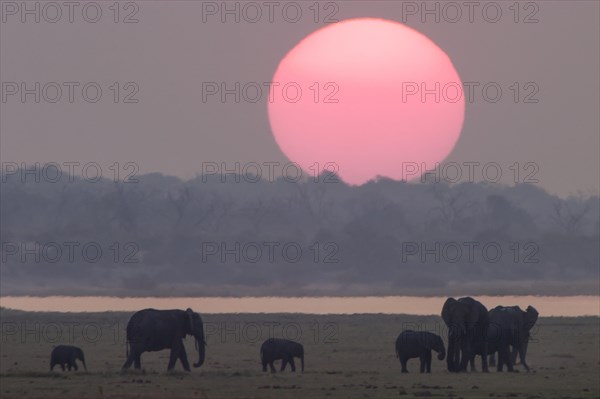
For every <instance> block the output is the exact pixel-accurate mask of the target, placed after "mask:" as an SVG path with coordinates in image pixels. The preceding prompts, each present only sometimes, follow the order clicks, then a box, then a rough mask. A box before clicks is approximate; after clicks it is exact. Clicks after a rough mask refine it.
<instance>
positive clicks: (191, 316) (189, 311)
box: [185, 308, 194, 332]
mask: <svg viewBox="0 0 600 399" xmlns="http://www.w3.org/2000/svg"><path fill="white" fill-rule="evenodd" d="M185 314H186V315H187V318H188V320H189V322H190V332H193V331H194V311H193V310H192V309H191V308H187V309H186V310H185Z"/></svg>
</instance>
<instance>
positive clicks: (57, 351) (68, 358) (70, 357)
mask: <svg viewBox="0 0 600 399" xmlns="http://www.w3.org/2000/svg"><path fill="white" fill-rule="evenodd" d="M76 360H79V361H81V363H82V364H83V369H84V370H85V371H87V367H86V366H85V358H84V356H83V351H82V350H81V348H78V347H76V346H70V345H59V346H57V347H55V348H54V349H52V353H51V354H50V371H52V369H54V366H56V365H57V364H58V365H59V366H60V367H61V368H62V370H63V371H65V366H67V367H68V369H69V371H71V368H74V369H75V371H77V363H76Z"/></svg>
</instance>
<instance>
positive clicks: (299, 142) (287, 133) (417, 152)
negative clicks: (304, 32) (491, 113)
mask: <svg viewBox="0 0 600 399" xmlns="http://www.w3.org/2000/svg"><path fill="white" fill-rule="evenodd" d="M273 82H274V84H275V85H278V86H282V87H285V86H286V85H287V86H288V89H289V88H290V86H292V85H293V86H294V90H293V91H294V94H296V92H297V91H301V93H302V96H301V97H300V96H292V95H289V96H288V97H284V96H280V97H275V98H274V99H273V101H270V102H269V119H270V122H271V127H272V130H273V134H274V136H275V139H276V140H277V143H278V144H279V146H280V148H281V150H282V151H283V152H284V153H285V154H286V155H287V156H288V157H289V158H290V160H292V161H293V162H297V163H298V164H299V165H300V166H301V167H302V168H303V169H305V170H309V169H312V168H314V165H315V164H318V165H321V166H323V165H328V164H329V165H331V164H332V163H333V164H335V165H336V169H337V170H336V172H337V173H338V175H339V176H340V177H341V178H342V179H343V180H344V181H345V182H347V183H350V184H362V183H365V182H366V181H368V180H370V179H373V178H375V177H377V176H385V177H389V178H392V179H396V180H409V179H410V178H417V177H419V175H420V174H419V173H413V174H409V173H408V172H407V169H408V170H411V169H410V168H411V167H410V165H419V166H418V169H419V170H420V171H421V172H423V171H425V170H426V169H432V168H434V167H435V163H437V162H441V161H443V160H444V159H445V158H446V157H447V156H448V154H449V153H450V151H452V149H453V147H454V145H455V144H456V141H457V140H458V137H459V135H460V131H461V128H462V125H463V120H464V109H465V102H464V96H462V86H461V83H460V82H461V81H460V78H459V76H458V73H457V72H456V70H455V68H454V66H453V65H452V62H451V61H450V59H449V58H448V56H447V55H446V54H445V53H444V51H443V50H441V49H440V48H439V47H438V46H436V45H435V43H433V42H432V41H431V40H430V39H428V38H427V37H426V36H424V35H422V34H421V33H419V32H417V31H415V30H413V29H411V28H408V27H407V26H404V25H402V24H400V23H397V22H392V21H386V20H382V19H353V20H348V21H343V22H341V23H338V24H335V25H331V26H328V27H326V28H323V29H321V30H318V31H316V32H314V33H312V34H311V35H309V36H308V37H306V38H305V39H304V40H302V41H301V42H300V43H299V44H298V45H297V46H296V47H294V48H293V49H292V50H291V51H290V52H289V53H288V54H287V55H286V56H285V57H284V58H283V60H282V61H281V63H280V64H279V67H278V68H277V71H276V73H275V76H274V77H273ZM288 91H292V90H291V89H290V90H288ZM422 165H425V167H422ZM328 169H329V170H331V169H332V168H328ZM413 169H414V168H413Z"/></svg>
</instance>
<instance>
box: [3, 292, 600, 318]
mask: <svg viewBox="0 0 600 399" xmlns="http://www.w3.org/2000/svg"><path fill="white" fill-rule="evenodd" d="M477 299H478V300H479V301H481V302H482V303H483V304H484V305H485V306H486V307H487V308H488V309H491V308H493V307H495V306H497V305H504V306H512V305H518V306H520V307H521V308H522V309H525V308H526V307H527V306H528V305H532V306H534V307H535V308H536V309H537V310H538V311H539V312H540V315H541V316H543V317H549V316H568V317H575V316H600V297H599V296H569V297H558V296H478V297H477ZM445 300H446V297H414V296H413V297H410V296H388V297H302V298H299V297H296V298H294V297H285V298H284V297H242V298H232V297H197V298H189V297H181V298H157V297H154V298H153V297H143V298H135V297H127V298H117V297H92V296H89V297H66V296H50V297H31V296H22V297H11V296H7V297H1V298H0V305H1V306H2V307H5V308H11V309H18V310H26V311H38V312H106V311H127V312H129V311H136V310H140V309H144V308H156V309H175V308H179V309H185V308H188V307H191V308H192V309H194V310H196V311H198V312H201V313H304V314H354V313H371V314H374V313H382V314H410V315H439V314H440V310H441V308H442V305H443V304H444V301H445Z"/></svg>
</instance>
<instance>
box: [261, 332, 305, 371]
mask: <svg viewBox="0 0 600 399" xmlns="http://www.w3.org/2000/svg"><path fill="white" fill-rule="evenodd" d="M294 357H298V358H300V364H301V368H302V372H304V347H303V346H302V344H299V343H298V342H294V341H290V340H289V339H281V338H269V339H267V340H266V341H265V342H263V344H262V345H261V347H260V361H261V363H262V368H263V371H267V364H268V365H269V367H270V368H271V372H272V373H274V372H275V365H274V364H273V362H275V360H280V359H281V370H280V371H283V370H285V366H286V365H287V364H288V363H289V364H290V366H291V368H292V372H294V371H296V365H295V364H294Z"/></svg>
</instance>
